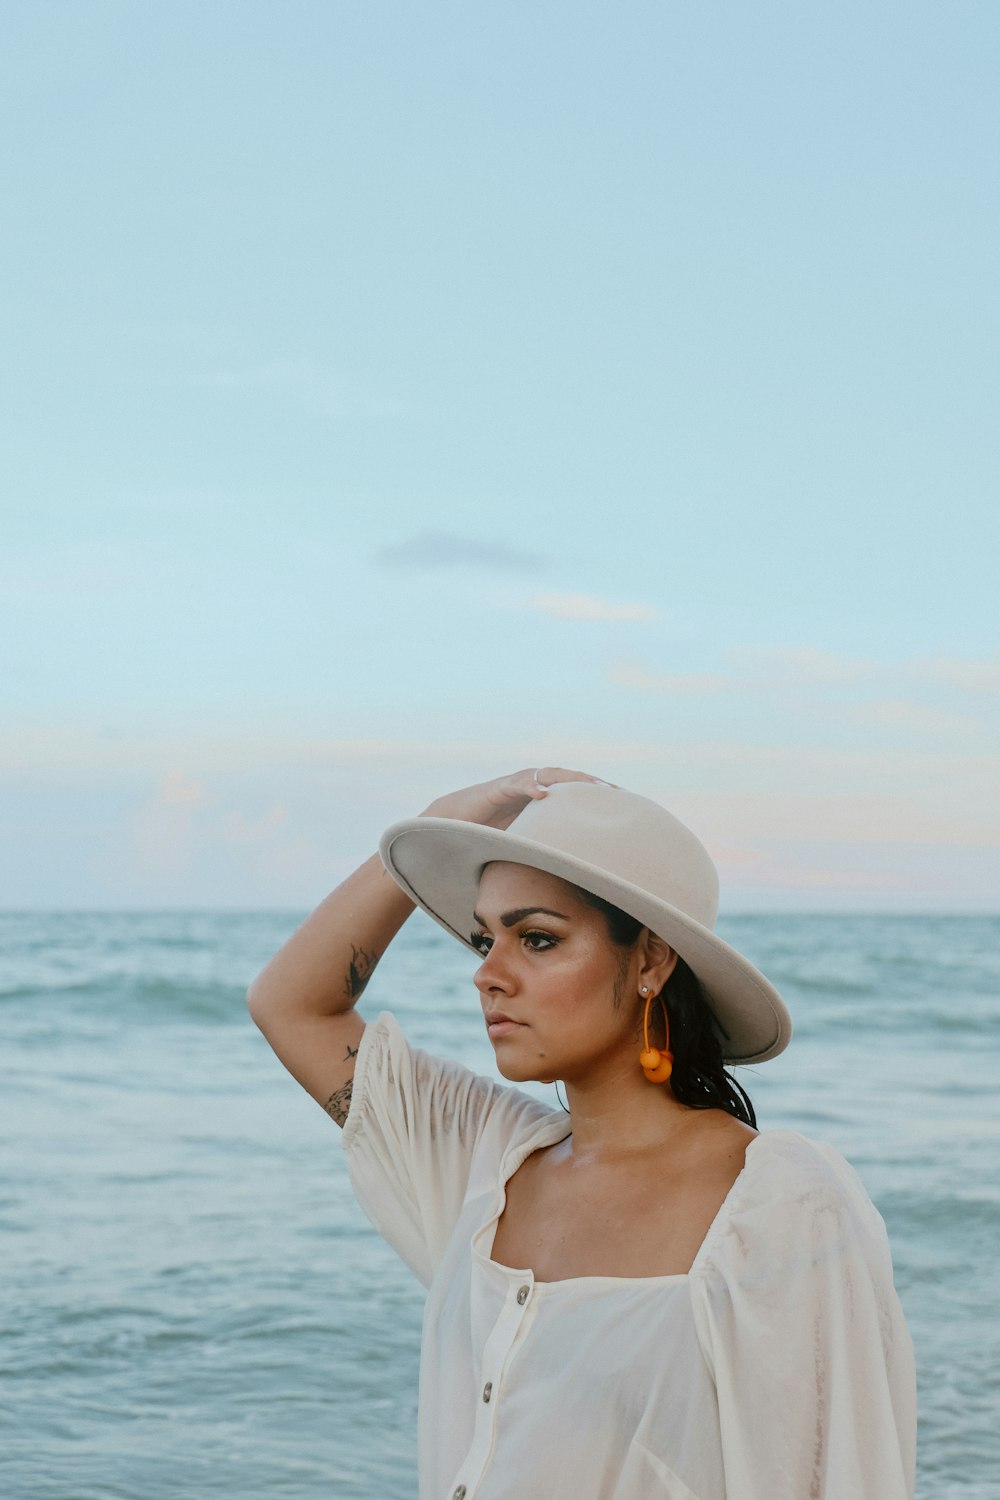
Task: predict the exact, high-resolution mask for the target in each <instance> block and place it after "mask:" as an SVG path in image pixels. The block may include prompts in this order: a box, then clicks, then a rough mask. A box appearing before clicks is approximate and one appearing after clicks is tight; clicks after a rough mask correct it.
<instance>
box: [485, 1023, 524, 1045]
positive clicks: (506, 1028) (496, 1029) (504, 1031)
mask: <svg viewBox="0 0 1000 1500" xmlns="http://www.w3.org/2000/svg"><path fill="white" fill-rule="evenodd" d="M521 1025H522V1022H520V1021H488V1022H487V1024H486V1030H487V1032H488V1033H489V1037H490V1040H491V1041H493V1040H494V1038H496V1037H498V1036H507V1035H508V1034H509V1033H510V1032H512V1031H520V1029H521Z"/></svg>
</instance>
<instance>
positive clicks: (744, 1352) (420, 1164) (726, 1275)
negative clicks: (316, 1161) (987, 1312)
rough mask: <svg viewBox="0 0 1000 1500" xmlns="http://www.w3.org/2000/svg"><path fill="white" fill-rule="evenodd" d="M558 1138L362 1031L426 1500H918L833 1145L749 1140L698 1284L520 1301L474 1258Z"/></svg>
mask: <svg viewBox="0 0 1000 1500" xmlns="http://www.w3.org/2000/svg"><path fill="white" fill-rule="evenodd" d="M568 1134H569V1117H568V1115H565V1114H564V1113H563V1112H562V1111H561V1110H560V1111H553V1110H551V1109H549V1108H547V1107H546V1106H545V1105H543V1104H541V1103H539V1102H538V1101H537V1100H535V1099H533V1098H531V1097H530V1096H528V1095H526V1094H524V1093H522V1092H521V1091H520V1090H518V1089H515V1088H509V1087H505V1086H503V1085H500V1084H498V1083H494V1082H492V1081H490V1080H489V1079H486V1078H481V1077H479V1076H478V1075H477V1074H475V1073H472V1072H470V1071H469V1069H467V1068H464V1067H462V1066H461V1065H460V1064H459V1063H456V1062H449V1061H446V1060H444V1059H441V1058H437V1057H432V1056H430V1055H429V1054H428V1053H426V1052H422V1051H420V1050H418V1049H417V1048H411V1047H410V1046H408V1044H407V1042H406V1040H405V1038H404V1037H403V1035H402V1032H401V1031H400V1029H399V1026H398V1024H397V1022H396V1019H395V1017H394V1016H392V1015H390V1014H389V1013H388V1012H383V1014H382V1015H380V1016H379V1018H378V1021H377V1022H374V1023H371V1024H369V1025H368V1026H367V1028H366V1030H365V1033H364V1037H363V1038H362V1041H361V1045H360V1048H359V1051H358V1058H357V1065H356V1072H355V1079H354V1090H353V1098H352V1101H351V1106H350V1112H349V1114H348V1118H347V1123H346V1125H345V1127H344V1132H343V1147H344V1151H345V1154H346V1160H347V1167H348V1172H349V1175H350V1178H351V1182H352V1185H353V1187H354V1191H355V1193H356V1194H357V1197H358V1201H359V1203H360V1204H361V1207H362V1208H363V1210H364V1212H365V1213H366V1214H367V1216H368V1218H369V1219H370V1220H371V1222H372V1224H373V1225H374V1226H375V1228H376V1229H377V1230H378V1232H379V1233H380V1234H381V1235H383V1236H384V1238H385V1239H386V1240H388V1242H389V1244H390V1245H392V1246H393V1247H394V1249H395V1250H396V1251H397V1252H398V1253H399V1255H400V1256H402V1258H403V1260H404V1261H405V1262H406V1264H407V1265H408V1266H409V1267H410V1268H411V1270H412V1271H413V1272H414V1273H415V1275H416V1276H417V1277H418V1278H419V1279H420V1281H421V1282H423V1284H424V1286H426V1287H427V1288H428V1289H429V1295H428V1298H427V1304H426V1310H425V1314H424V1329H423V1341H422V1351H421V1364H420V1415H419V1465H420V1496H421V1500H650V1497H652V1496H665V1497H667V1500H912V1495H913V1483H914V1447H915V1428H916V1393H915V1380H914V1365H913V1349H912V1345H911V1342H910V1337H909V1334H908V1332H907V1328H906V1324H905V1323H904V1321H903V1314H902V1309H901V1308H900V1305H899V1301H898V1299H897V1296H896V1293H895V1290H894V1288H893V1282H892V1263H891V1260H890V1256H889V1246H888V1241H887V1238H886V1233H885V1225H884V1224H883V1222H882V1219H881V1217H880V1216H879V1214H878V1212H877V1211H876V1209H875V1207H874V1205H873V1204H872V1202H871V1200H870V1199H869V1197H868V1195H867V1193H866V1192H865V1190H864V1188H863V1186H862V1185H861V1182H860V1180H859V1178H858V1176H857V1174H856V1173H855V1172H854V1170H853V1168H852V1167H850V1166H849V1165H848V1163H847V1162H846V1161H845V1160H844V1158H843V1157H842V1156H841V1155H840V1154H839V1153H838V1152H837V1151H835V1150H834V1149H833V1147H832V1146H828V1145H825V1144H820V1143H814V1142H812V1141H809V1140H806V1139H805V1137H803V1136H801V1135H798V1134H796V1133H795V1132H794V1131H790V1130H772V1131H768V1132H766V1133H764V1134H761V1135H758V1136H757V1137H756V1138H755V1139H754V1140H753V1141H751V1143H750V1145H749V1147H748V1148H747V1153H746V1165H745V1166H744V1168H743V1170H742V1172H741V1173H740V1175H739V1177H738V1178H737V1179H736V1182H735V1183H734V1184H733V1187H732V1188H731V1190H730V1192H729V1194H728V1196H727V1198H726V1200H725V1202H724V1203H723V1205H722V1207H721V1208H720V1210H719V1212H718V1214H717V1216H716V1218H715V1220H714V1221H713V1223H712V1225H711V1228H710V1229H709V1231H708V1234H707V1236H706V1238H705V1240H704V1243H703V1244H702V1246H701V1248H700V1250H699V1251H698V1255H697V1256H696V1258H695V1261H694V1264H693V1265H692V1267H691V1270H690V1271H689V1272H688V1273H687V1274H685V1275H675V1276H643V1277H614V1276H581V1277H574V1278H572V1279H569V1280H564V1281H549V1282H545V1281H536V1280H535V1278H534V1276H533V1275H532V1273H531V1271H530V1270H524V1269H520V1270H518V1269H513V1268H510V1267H508V1266H502V1265H498V1264H497V1263H496V1262H494V1261H492V1260H491V1259H490V1251H491V1248H492V1244H493V1237H494V1233H495V1230H496V1226H497V1221H498V1219H499V1217H500V1214H501V1213H502V1211H503V1207H504V1201H505V1195H504V1189H505V1184H506V1182H507V1180H508V1179H509V1178H510V1177H511V1176H512V1175H513V1173H514V1172H516V1171H517V1168H518V1167H519V1166H520V1165H521V1163H522V1162H523V1161H524V1159H525V1158H526V1157H527V1156H529V1155H530V1154H531V1152H533V1151H535V1150H537V1149H538V1148H539V1147H542V1146H549V1145H552V1144H554V1143H555V1142H556V1141H560V1140H563V1139H565V1137H566V1136H567V1135H568Z"/></svg>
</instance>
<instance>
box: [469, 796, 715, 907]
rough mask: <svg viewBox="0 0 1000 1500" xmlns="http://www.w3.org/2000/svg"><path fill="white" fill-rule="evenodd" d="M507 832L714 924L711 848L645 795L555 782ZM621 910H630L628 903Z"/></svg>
mask: <svg viewBox="0 0 1000 1500" xmlns="http://www.w3.org/2000/svg"><path fill="white" fill-rule="evenodd" d="M507 832H508V833H510V834H515V835H516V836H517V837H518V838H524V839H530V840H531V841H532V842H533V843H536V844H543V845H546V846H547V847H548V848H550V849H554V850H557V851H558V852H559V853H561V854H567V855H569V856H571V857H572V858H573V859H578V860H581V861H582V862H583V863H585V864H589V865H593V866H596V868H597V869H598V870H602V871H607V873H608V874H609V875H612V876H614V877H615V878H616V879H619V880H625V881H627V882H628V883H629V885H633V886H637V887H638V889H639V890H640V891H646V892H648V893H649V894H650V895H651V896H655V897H656V898H657V899H658V900H659V901H665V902H666V903H667V904H668V905H669V906H672V907H675V908H676V910H677V911H680V912H683V913H684V914H685V916H688V917H691V918H692V919H693V920H694V921H695V922H698V923H700V925H701V926H702V927H707V928H709V929H712V928H714V926H715V919H716V916H717V914H718V909H719V877H718V872H717V871H716V868H715V865H714V864H713V862H712V858H711V856H710V855H709V853H708V850H707V849H706V848H705V846H704V844H702V843H701V841H700V840H699V839H697V838H696V837H695V835H694V834H693V833H692V832H691V830H690V828H686V827H685V826H684V824H683V823H681V822H680V820H679V819H677V818H675V817H674V816H673V815H672V814H671V813H669V812H667V810H666V808H664V807H661V806H660V805H659V803H657V802H651V801H650V799H649V798H648V797H640V796H639V795H638V794H637V793H635V792H629V791H626V790H625V789H624V788H623V787H612V786H605V785H603V784H601V783H595V782H589V781H557V782H553V783H552V784H551V785H550V787H549V790H548V795H547V796H545V797H540V798H537V799H535V800H533V801H531V802H529V803H528V805H527V807H526V808H524V810H523V811H522V812H520V813H519V814H518V816H517V817H516V818H515V819H514V820H513V822H512V823H510V825H509V826H508V828H507ZM497 857H498V858H499V857H502V856H497ZM521 862H523V856H522V857H521ZM584 883H585V882H584ZM618 904H620V905H622V907H623V910H628V905H627V902H619V903H618Z"/></svg>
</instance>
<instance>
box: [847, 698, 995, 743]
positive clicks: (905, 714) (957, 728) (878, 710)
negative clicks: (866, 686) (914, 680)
mask: <svg viewBox="0 0 1000 1500" xmlns="http://www.w3.org/2000/svg"><path fill="white" fill-rule="evenodd" d="M838 712H839V713H840V714H841V716H842V717H846V718H849V719H851V720H852V721H853V722H854V723H856V724H867V725H870V726H871V727H873V728H876V729H904V730H910V731H914V732H916V733H917V734H941V733H944V734H949V735H951V734H962V735H966V734H976V733H978V732H979V730H980V728H981V726H980V724H979V722H978V721H977V720H976V719H973V718H969V717H968V716H966V715H965V714H955V713H949V712H948V711H947V710H946V709H940V708H936V707H934V706H933V705H932V704H927V703H914V702H913V701H912V700H910V699H907V698H882V699H878V700H877V701H876V702H873V703H856V704H851V705H849V706H847V707H842V708H840V709H839V710H838Z"/></svg>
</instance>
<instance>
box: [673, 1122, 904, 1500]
mask: <svg viewBox="0 0 1000 1500" xmlns="http://www.w3.org/2000/svg"><path fill="white" fill-rule="evenodd" d="M727 1208H728V1212H726V1213H724V1214H723V1215H720V1217H719V1219H718V1220H717V1221H716V1223H717V1225H718V1232H717V1233H714V1234H713V1233H712V1231H710V1233H709V1236H708V1238H707V1239H706V1242H705V1245H704V1246H703V1247H702V1251H701V1252H700V1253H699V1256H698V1259H697V1260H696V1262H695V1265H694V1266H693V1267H692V1274H691V1292H692V1299H693V1304H694V1312H695V1320H696V1324H697V1327H698V1336H699V1340H700V1342H701V1346H702V1350H703V1352H704V1355H705V1358H706V1360H707V1362H708V1365H709V1369H710V1371H711V1372H712V1374H713V1377H714V1380H715V1385H716V1392H717V1395H718V1404H719V1422H720V1427H721V1434H722V1453H723V1464H724V1468H725V1476H726V1496H727V1500H912V1497H913V1486H914V1468H915V1445H916V1380H915V1373H914V1362H913V1346H912V1343H911V1340H910V1335H909V1332H908V1330H907V1327H906V1324H905V1322H904V1319H903V1312H902V1308H901V1306H900V1303H899V1299H898V1297H897V1295H896V1291H895V1288H894V1286H893V1279H892V1261H891V1259H890V1254H889V1244H888V1238H887V1236H886V1232H885V1225H884V1223H883V1221H882V1219H881V1216H880V1215H879V1213H878V1211H877V1209H876V1208H875V1206H874V1204H873V1203H872V1201H871V1199H870V1198H869V1197H868V1194H867V1193H866V1192H865V1189H864V1187H863V1185H862V1183H861V1180H860V1178H859V1177H858V1176H857V1174H856V1172H855V1171H854V1169H853V1168H852V1167H851V1166H850V1165H849V1164H848V1163H847V1162H846V1161H845V1160H844V1158H843V1157H842V1156H841V1155H840V1154H839V1152H837V1151H836V1150H834V1148H833V1147H832V1146H828V1145H825V1144H819V1143H814V1142H811V1141H808V1140H806V1138H805V1137H803V1136H800V1135H797V1134H796V1133H795V1132H793V1131H770V1132H767V1133H765V1134H764V1135H762V1136H759V1137H758V1138H757V1139H756V1140H755V1141H754V1142H753V1143H752V1145H751V1146H750V1148H749V1150H748V1153H747V1165H746V1167H745V1168H744V1171H743V1173H742V1174H741V1176H740V1177H739V1178H738V1179H737V1182H736V1184H735V1185H734V1187H733V1190H732V1194H731V1199H730V1201H729V1203H728V1204H727ZM715 1228H716V1226H713V1230H714V1229H715Z"/></svg>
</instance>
